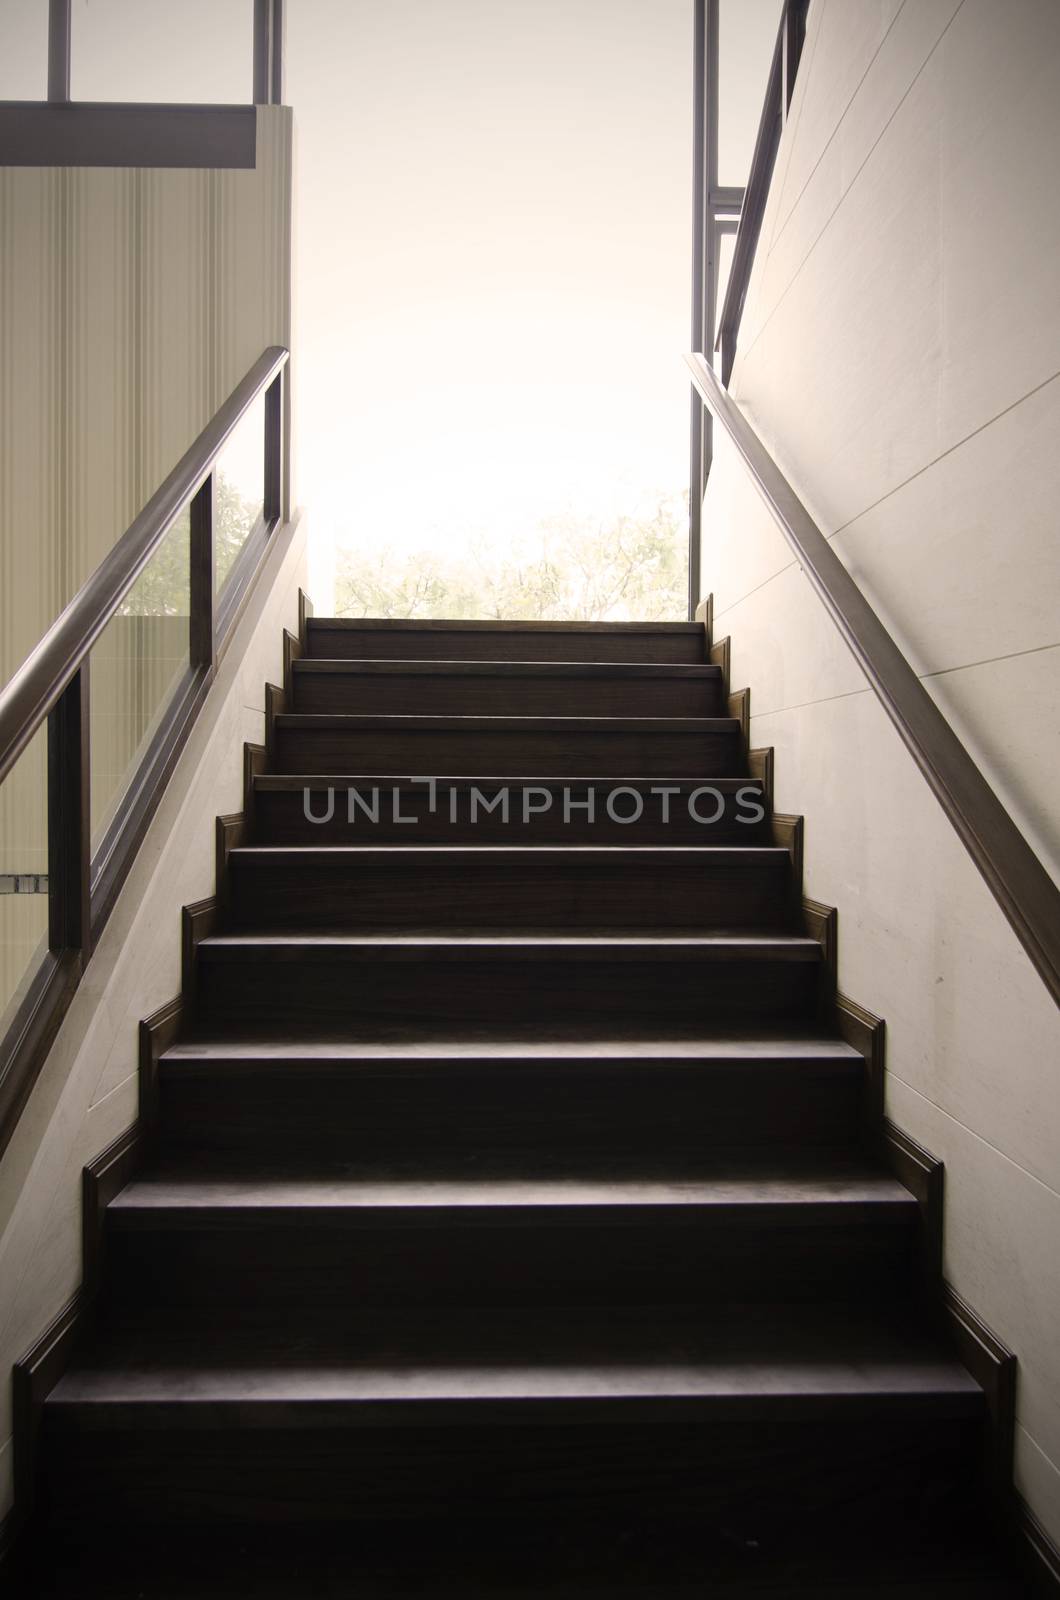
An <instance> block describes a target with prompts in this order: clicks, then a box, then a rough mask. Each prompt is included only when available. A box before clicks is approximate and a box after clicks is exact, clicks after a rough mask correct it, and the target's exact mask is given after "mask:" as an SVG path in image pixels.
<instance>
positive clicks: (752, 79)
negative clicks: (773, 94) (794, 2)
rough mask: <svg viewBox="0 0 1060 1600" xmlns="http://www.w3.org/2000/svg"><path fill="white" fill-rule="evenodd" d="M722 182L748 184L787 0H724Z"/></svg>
mask: <svg viewBox="0 0 1060 1600" xmlns="http://www.w3.org/2000/svg"><path fill="white" fill-rule="evenodd" d="M719 9H720V13H721V30H720V37H719V41H718V43H719V60H718V77H719V85H718V182H719V183H721V184H736V185H743V184H745V183H746V182H747V174H748V173H749V172H750V170H751V157H752V155H753V154H754V147H755V135H756V134H757V132H758V123H759V119H760V118H761V115H762V102H763V101H764V100H765V97H766V84H767V83H768V81H769V68H770V64H771V63H772V60H773V49H774V46H775V45H776V42H777V29H778V28H779V27H780V11H781V0H721V6H720V8H719Z"/></svg>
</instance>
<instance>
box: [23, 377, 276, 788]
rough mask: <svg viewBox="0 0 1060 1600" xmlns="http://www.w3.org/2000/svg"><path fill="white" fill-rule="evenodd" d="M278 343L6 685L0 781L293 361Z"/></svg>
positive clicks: (232, 394)
mask: <svg viewBox="0 0 1060 1600" xmlns="http://www.w3.org/2000/svg"><path fill="white" fill-rule="evenodd" d="M287 355H288V352H287V350H286V349H285V348H284V347H283V346H282V345H273V346H271V347H270V348H269V349H267V350H265V351H264V352H263V354H262V355H260V356H259V357H258V359H257V361H255V363H254V365H253V366H252V367H251V369H250V371H249V372H248V373H247V375H246V377H245V378H243V380H242V381H241V382H240V383H239V384H237V386H236V387H235V389H233V391H232V393H231V394H230V395H229V397H228V399H227V400H226V401H225V402H224V404H223V405H222V406H221V408H220V410H219V411H218V412H217V413H216V415H215V416H214V417H212V418H211V420H210V421H209V422H208V423H207V424H206V427H205V428H204V429H203V430H202V432H201V433H200V434H199V437H198V438H197V439H196V441H195V443H194V444H193V445H192V446H191V448H190V449H189V450H188V451H186V452H185V454H184V455H183V456H182V457H181V459H180V461H178V463H177V465H176V466H175V467H174V468H173V471H172V472H171V473H170V474H169V477H168V478H166V480H165V482H164V483H163V484H162V485H161V486H160V487H159V488H158V489H156V491H155V493H154V494H153V495H152V496H151V498H150V500H148V502H147V504H146V505H145V506H144V508H143V510H142V511H141V512H140V514H139V516H138V517H137V518H136V519H135V521H134V522H133V523H132V524H131V525H130V527H129V528H127V529H126V531H125V533H123V534H122V536H121V538H120V539H119V540H118V542H117V544H116V545H115V546H114V547H113V549H112V550H111V551H110V552H109V554H108V555H106V556H105V557H104V559H103V560H102V561H101V562H100V564H99V566H98V567H97V568H96V570H95V572H93V574H92V576H91V577H90V578H88V579H87V580H86V582H85V583H84V584H82V586H81V588H80V589H79V590H78V592H77V594H76V595H75V596H74V598H73V599H72V600H71V601H70V603H69V605H67V606H66V607H65V608H64V609H63V610H62V611H61V612H60V614H59V616H58V617H57V618H56V620H55V621H54V622H53V623H52V625H51V627H50V628H49V629H48V631H47V633H46V634H45V635H44V637H43V638H42V639H41V641H40V643H39V644H38V645H37V647H36V648H35V649H34V650H33V651H31V653H30V654H29V655H28V656H27V657H26V659H25V661H24V662H23V663H22V665H21V667H19V669H18V671H17V672H16V673H15V674H14V676H13V677H12V678H11V680H10V682H9V683H7V684H6V685H5V687H4V688H3V689H2V690H0V782H2V781H3V779H4V778H5V777H6V776H7V774H8V772H10V770H11V768H12V766H13V765H14V763H15V762H16V761H17V760H18V757H19V756H20V755H21V753H22V751H23V750H24V749H25V747H26V745H27V744H28V743H29V741H30V740H31V739H32V738H33V735H34V734H35V733H36V731H37V729H38V728H39V727H40V725H41V723H42V722H43V721H44V719H45V717H46V716H47V715H48V712H49V711H50V710H51V709H52V707H53V706H54V705H55V704H56V702H57V701H58V699H59V696H60V695H61V694H62V692H63V690H64V689H65V688H66V686H67V684H68V683H69V682H70V681H71V679H72V678H73V676H74V674H75V673H76V672H77V670H78V668H79V667H80V666H81V663H82V662H83V661H84V660H85V658H86V657H87V655H88V653H89V651H90V650H91V648H92V646H93V645H94V644H95V642H96V640H97V639H98V638H99V636H100V634H101V633H102V632H103V629H104V628H105V627H106V626H107V623H108V622H109V621H110V619H111V617H112V616H113V615H114V613H115V611H116V610H117V608H118V606H119V605H120V604H121V602H122V600H123V599H124V597H125V595H126V594H127V593H128V591H129V590H130V589H131V588H132V585H133V584H134V583H135V582H136V579H137V578H138V577H139V575H140V573H141V572H142V571H143V569H144V568H145V567H146V566H147V563H148V562H149V561H150V559H151V557H152V556H153V555H154V553H155V551H156V550H157V549H158V547H159V545H160V544H161V543H162V540H163V539H164V538H165V536H166V534H167V533H168V532H169V530H170V528H171V527H172V526H173V523H174V522H175V520H176V518H177V517H178V516H179V515H180V513H181V511H182V510H183V509H184V507H185V505H186V504H187V503H188V501H189V500H190V499H191V497H192V496H193V495H194V494H195V492H196V490H197V489H198V488H199V486H200V485H201V484H202V483H203V482H204V480H205V479H206V478H207V477H208V476H209V474H210V470H211V468H212V466H213V463H214V461H215V460H216V459H217V457H218V455H219V454H220V453H221V451H222V449H223V448H224V445H225V443H226V441H227V440H228V438H229V437H230V435H231V434H232V432H233V431H234V429H235V428H236V427H237V426H238V424H239V422H240V420H241V419H242V418H243V416H244V415H245V414H246V412H247V411H248V410H249V408H250V407H251V406H252V405H253V403H254V401H255V400H256V399H257V398H258V396H259V395H260V394H261V393H262V391H263V390H264V389H266V388H268V386H269V384H270V383H271V382H272V381H273V379H274V378H275V377H276V375H277V373H278V372H279V371H280V370H281V368H282V367H283V366H284V365H285V363H286V361H287Z"/></svg>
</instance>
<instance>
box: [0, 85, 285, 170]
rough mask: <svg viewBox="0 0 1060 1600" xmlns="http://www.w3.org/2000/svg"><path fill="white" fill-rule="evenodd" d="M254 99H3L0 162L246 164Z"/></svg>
mask: <svg viewBox="0 0 1060 1600" xmlns="http://www.w3.org/2000/svg"><path fill="white" fill-rule="evenodd" d="M256 152H257V114H256V110H255V108H254V106H251V105H246V106H176V105H173V106H169V105H132V104H117V103H110V102H95V101H75V102H74V103H73V104H71V105H47V104H43V103H41V102H40V101H32V100H25V101H24V100H6V101H0V166H5V167H249V168H253V166H254V164H255V159H256Z"/></svg>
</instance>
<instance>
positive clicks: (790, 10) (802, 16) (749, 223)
mask: <svg viewBox="0 0 1060 1600" xmlns="http://www.w3.org/2000/svg"><path fill="white" fill-rule="evenodd" d="M807 3H808V0H785V4H784V8H783V10H782V12H781V17H780V26H779V28H778V29H777V42H776V46H775V48H774V50H773V59H772V61H771V63H770V67H769V79H768V81H767V83H766V94H765V99H764V101H763V102H762V115H761V118H760V120H759V124H758V132H757V134H756V136H755V147H754V154H753V155H752V157H751V170H750V172H749V173H748V176H747V187H746V189H745V190H744V197H743V205H742V206H741V208H740V226H739V228H738V229H737V230H736V243H735V245H734V246H733V253H732V265H731V267H730V268H729V281H728V283H727V285H726V288H725V300H724V303H723V305H722V308H721V314H720V316H719V317H718V334H717V339H716V341H715V344H714V348H715V350H719V351H720V352H721V375H722V381H723V382H724V383H728V381H729V375H730V373H731V372H732V365H733V362H734V361H735V359H736V340H737V337H738V335H739V331H740V319H741V317H742V316H743V307H744V300H745V299H746V297H747V285H748V283H749V282H750V278H751V267H752V265H753V264H754V258H755V251H756V250H757V248H758V236H759V234H760V233H761V231H762V219H763V217H764V216H765V209H766V200H767V199H768V197H769V186H770V183H771V182H772V179H773V168H774V166H775V165H776V160H777V150H778V149H779V147H780V135H781V132H782V131H783V128H784V123H785V120H786V118H787V114H788V108H789V106H790V105H791V96H792V92H793V90H794V85H795V76H796V74H797V72H798V70H799V58H800V56H801V54H802V41H803V36H804V34H805V31H806V7H807Z"/></svg>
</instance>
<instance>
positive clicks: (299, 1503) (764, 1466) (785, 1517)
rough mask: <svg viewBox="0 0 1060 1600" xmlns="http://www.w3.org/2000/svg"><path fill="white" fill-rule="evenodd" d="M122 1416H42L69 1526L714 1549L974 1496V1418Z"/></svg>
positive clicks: (825, 1534) (886, 1524)
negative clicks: (585, 1420)
mask: <svg viewBox="0 0 1060 1600" xmlns="http://www.w3.org/2000/svg"><path fill="white" fill-rule="evenodd" d="M97 1413H98V1408H97ZM117 1420H118V1419H117V1418H108V1417H106V1416H105V1415H99V1414H97V1415H95V1416H94V1417H92V1418H88V1419H80V1418H79V1419H78V1422H77V1423H73V1422H72V1419H71V1421H70V1422H67V1423H66V1424H65V1425H64V1423H63V1421H62V1420H61V1419H58V1418H56V1417H54V1416H49V1417H47V1418H46V1440H47V1445H48V1447H49V1448H48V1455H49V1461H50V1472H49V1487H50V1489H51V1497H52V1499H53V1501H54V1503H55V1504H56V1505H58V1506H61V1507H62V1510H63V1514H64V1517H65V1518H66V1519H68V1520H69V1521H76V1520H77V1519H79V1518H85V1519H90V1520H93V1521H95V1520H98V1519H103V1520H106V1521H108V1522H109V1521H120V1522H122V1523H123V1525H125V1526H126V1527H127V1526H129V1525H132V1526H140V1527H142V1526H143V1525H144V1524H148V1525H150V1524H152V1523H162V1524H164V1523H165V1522H166V1521H169V1522H171V1523H179V1522H180V1521H182V1520H186V1521H188V1522H194V1523H196V1524H198V1525H201V1524H202V1523H214V1524H216V1523H223V1522H226V1521H232V1522H241V1523H247V1522H250V1523H253V1522H260V1523H266V1522H267V1523H276V1522H306V1523H323V1522H330V1521H335V1522H343V1523H347V1524H348V1523H350V1522H351V1521H352V1522H358V1521H360V1522H364V1523H367V1522H368V1521H369V1520H373V1521H374V1520H376V1519H391V1518H397V1519H405V1518H410V1517H428V1518H430V1517H435V1518H437V1517H444V1516H446V1515H453V1516H460V1517H466V1515H467V1513H468V1508H469V1507H474V1517H475V1526H476V1538H478V1537H482V1536H484V1534H485V1531H486V1526H487V1525H488V1522H489V1519H491V1518H493V1517H511V1516H513V1515H517V1514H520V1513H522V1514H527V1515H528V1516H529V1517H530V1518H531V1526H530V1527H529V1528H528V1529H524V1539H525V1537H526V1536H527V1535H529V1536H530V1538H531V1540H532V1543H531V1545H530V1546H529V1547H528V1548H534V1549H536V1548H538V1547H539V1546H540V1543H541V1541H547V1540H548V1538H549V1536H550V1534H549V1530H550V1527H551V1524H552V1523H553V1520H554V1519H555V1518H556V1517H559V1518H561V1519H563V1520H565V1521H566V1520H568V1519H570V1520H577V1521H579V1523H580V1537H579V1540H578V1543H579V1545H580V1546H582V1547H584V1545H585V1541H586V1539H591V1537H592V1521H594V1520H597V1519H599V1518H601V1517H605V1518H606V1517H608V1516H615V1517H618V1518H620V1519H622V1520H623V1522H624V1523H625V1527H626V1530H627V1532H628V1531H630V1530H632V1529H636V1528H637V1527H642V1528H643V1527H646V1526H654V1525H657V1524H658V1523H659V1521H660V1519H661V1520H662V1521H663V1523H664V1524H665V1521H666V1519H667V1518H669V1517H674V1516H677V1515H678V1514H679V1513H680V1512H684V1513H686V1514H687V1513H688V1512H689V1511H692V1512H694V1513H695V1516H696V1527H697V1529H698V1536H699V1539H700V1540H701V1541H702V1542H703V1545H704V1546H709V1544H710V1543H712V1542H714V1541H716V1540H719V1539H721V1540H722V1541H723V1542H724V1543H726V1544H729V1545H730V1546H731V1542H732V1541H733V1540H734V1538H740V1537H742V1538H743V1539H746V1540H751V1539H754V1540H756V1541H757V1542H758V1543H759V1544H760V1545H761V1546H763V1547H768V1545H769V1544H770V1543H771V1542H772V1541H774V1540H778V1539H783V1538H784V1536H785V1535H790V1534H791V1533H793V1532H796V1531H797V1532H798V1533H799V1534H800V1535H802V1534H807V1533H809V1534H811V1535H812V1532H813V1530H814V1529H815V1528H817V1530H818V1535H819V1537H820V1538H821V1539H824V1540H825V1541H827V1540H828V1539H829V1538H832V1539H834V1538H835V1517H836V1514H837V1511H841V1515H842V1519H843V1527H844V1529H845V1530H849V1528H850V1527H851V1525H852V1524H855V1525H857V1526H861V1527H863V1528H864V1530H865V1537H866V1543H867V1547H871V1546H872V1545H875V1544H876V1543H878V1542H880V1541H885V1540H886V1539H887V1538H888V1537H890V1536H891V1535H892V1534H893V1530H894V1527H895V1526H896V1519H897V1520H898V1521H899V1522H900V1523H901V1524H902V1525H904V1524H905V1523H907V1522H909V1521H910V1508H913V1517H914V1519H915V1517H916V1515H917V1508H920V1514H921V1515H922V1517H923V1520H924V1522H925V1531H927V1530H928V1529H930V1527H931V1525H932V1523H933V1521H934V1519H935V1517H937V1507H938V1496H939V1493H940V1492H942V1493H944V1494H945V1495H946V1496H947V1497H949V1496H952V1495H954V1494H961V1493H962V1492H963V1493H967V1494H970V1493H971V1492H973V1489H974V1482H975V1472H974V1466H973V1463H974V1461H975V1459H976V1455H977V1444H978V1437H977V1427H976V1424H975V1423H973V1422H971V1421H968V1420H966V1419H961V1418H958V1417H946V1416H942V1417H939V1416H937V1415H933V1414H932V1413H931V1411H930V1410H926V1411H925V1412H924V1413H923V1414H921V1415H919V1416H918V1415H916V1414H913V1415H910V1416H908V1417H906V1418H904V1419H902V1420H898V1421H888V1420H886V1419H883V1418H877V1419H875V1420H874V1421H873V1422H872V1423H871V1425H870V1424H867V1423H866V1422H864V1421H861V1420H852V1421H846V1420H844V1419H843V1418H842V1417H835V1418H832V1419H828V1418H820V1419H818V1420H816V1421H815V1422H813V1423H812V1424H811V1423H806V1422H798V1421H790V1422H780V1423H778V1422H770V1421H768V1420H755V1419H753V1418H747V1417H741V1418H739V1419H737V1420H734V1421H732V1422H729V1423H721V1422H717V1423H712V1424H711V1425H709V1426H705V1427H704V1426H699V1427H692V1426H689V1425H688V1424H681V1423H674V1422H665V1421H660V1422H657V1423H655V1424H651V1423H639V1424H638V1423H617V1424H616V1423H612V1424H610V1425H608V1426H598V1427H593V1426H582V1427H578V1426H575V1425H570V1424H567V1425H564V1424H556V1425H548V1424H539V1425H537V1426H529V1427H527V1426H522V1427H520V1426H518V1425H516V1426H509V1427H507V1428H503V1429H501V1428H494V1429H490V1428H484V1427H481V1426H464V1427H459V1428H430V1427H407V1428H394V1429H388V1428H386V1427H381V1428H372V1429H371V1430H368V1431H363V1432H360V1433H357V1434H355V1435H353V1434H351V1433H350V1432H349V1431H348V1430H346V1429H343V1428H338V1429H336V1428H326V1427H297V1426H288V1427H279V1428H275V1427H274V1428H249V1429H248V1428H243V1429H239V1428H235V1429H231V1430H229V1429H225V1428H221V1427H217V1428H212V1429H210V1428H201V1427H197V1428H182V1427H180V1426H179V1424H178V1423H177V1421H176V1419H174V1425H172V1426H170V1427H168V1428H157V1427H150V1426H144V1427H140V1428H137V1427H135V1425H133V1424H132V1423H131V1422H130V1419H128V1416H127V1414H126V1416H125V1417H124V1418H122V1419H121V1420H123V1421H125V1423H126V1426H124V1427H121V1426H115V1425H114V1423H115V1422H116V1421H117ZM108 1423H109V1424H110V1426H108ZM86 1425H87V1431H85V1430H86ZM585 1519H589V1520H588V1525H587V1522H586V1520H585ZM522 1543H523V1541H522V1540H520V1541H518V1544H517V1545H516V1546H514V1547H511V1548H518V1545H519V1544H522ZM808 1543H809V1544H810V1545H812V1543H813V1540H812V1537H811V1538H810V1539H809V1541H808ZM701 1548H702V1547H701ZM509 1554H510V1559H511V1550H510V1552H509ZM454 1592H455V1591H454ZM564 1592H567V1591H564ZM595 1592H596V1591H595V1590H594V1593H595ZM697 1592H698V1591H697ZM741 1592H742V1591H741ZM785 1592H787V1591H785ZM800 1592H802V1591H800ZM805 1592H806V1593H807V1594H808V1593H809V1591H808V1590H807V1591H805ZM847 1592H849V1591H846V1590H845V1591H844V1593H847Z"/></svg>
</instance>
